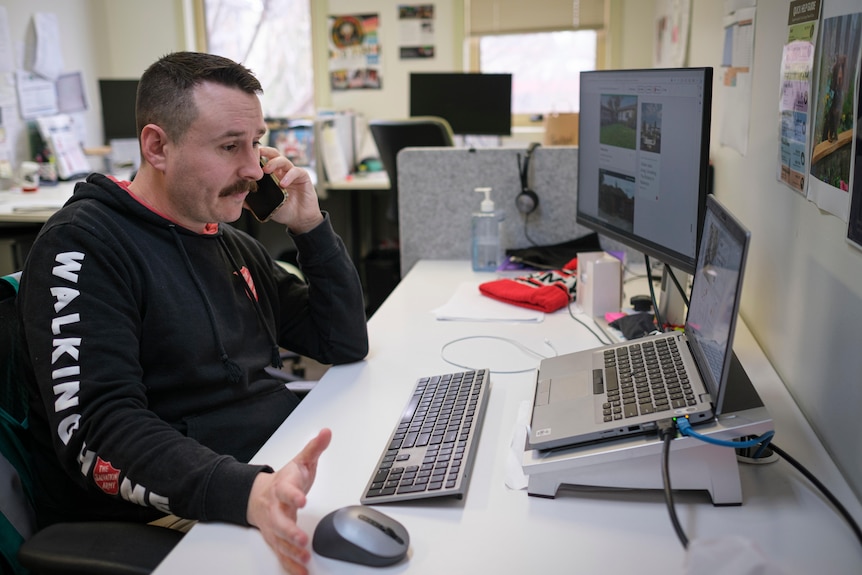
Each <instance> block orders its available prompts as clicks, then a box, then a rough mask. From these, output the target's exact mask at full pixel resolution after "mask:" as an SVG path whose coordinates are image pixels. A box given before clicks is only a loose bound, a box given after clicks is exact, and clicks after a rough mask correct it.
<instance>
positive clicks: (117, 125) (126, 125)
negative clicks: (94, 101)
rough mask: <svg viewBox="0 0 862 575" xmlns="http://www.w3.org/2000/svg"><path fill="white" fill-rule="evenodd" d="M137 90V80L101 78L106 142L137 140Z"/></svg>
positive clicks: (100, 93)
mask: <svg viewBox="0 0 862 575" xmlns="http://www.w3.org/2000/svg"><path fill="white" fill-rule="evenodd" d="M137 92H138V81H137V80H99V96H100V98H101V102H102V127H103V129H104V132H105V143H106V144H109V143H110V142H111V140H125V139H135V140H137V138H138V130H137V128H136V127H135V98H136V97H137Z"/></svg>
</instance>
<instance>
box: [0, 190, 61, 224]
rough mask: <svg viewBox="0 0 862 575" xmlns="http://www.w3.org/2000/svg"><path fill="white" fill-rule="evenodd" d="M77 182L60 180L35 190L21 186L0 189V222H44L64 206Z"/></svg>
mask: <svg viewBox="0 0 862 575" xmlns="http://www.w3.org/2000/svg"><path fill="white" fill-rule="evenodd" d="M76 183H77V182H74V181H70V182H60V183H58V184H57V185H55V186H40V187H39V189H38V190H36V191H35V192H22V191H21V189H20V188H12V189H10V190H4V191H0V222H2V223H7V224H34V223H35V224H43V223H45V222H46V221H47V220H48V218H49V217H51V215H53V213H54V212H56V211H57V210H59V209H60V208H61V207H63V204H65V203H66V200H68V199H69V198H70V197H72V192H74V191H75V184H76Z"/></svg>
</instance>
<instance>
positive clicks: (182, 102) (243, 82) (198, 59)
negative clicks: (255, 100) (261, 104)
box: [135, 52, 263, 141]
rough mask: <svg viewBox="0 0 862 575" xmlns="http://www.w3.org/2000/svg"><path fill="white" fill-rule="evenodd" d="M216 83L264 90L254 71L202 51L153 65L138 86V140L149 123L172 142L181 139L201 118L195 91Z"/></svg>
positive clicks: (176, 55)
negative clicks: (206, 84)
mask: <svg viewBox="0 0 862 575" xmlns="http://www.w3.org/2000/svg"><path fill="white" fill-rule="evenodd" d="M203 82H214V83H216V84H221V85H223V86H227V87H229V88H237V89H239V90H242V91H243V92H246V93H248V94H261V93H263V89H262V88H261V86H260V82H259V81H258V80H257V78H255V77H254V74H252V72H251V70H249V69H248V68H246V67H245V66H243V65H242V64H238V63H236V62H234V61H233V60H230V59H228V58H224V57H222V56H216V55H215V54H205V53H202V52H174V53H172V54H168V55H167V56H163V57H162V58H160V59H159V60H158V61H156V62H155V63H153V64H152V65H151V66H150V67H149V68H147V70H146V71H145V72H144V74H143V75H142V76H141V80H140V82H139V83H138V95H137V102H136V104H135V122H136V124H137V131H138V138H139V139H140V136H141V130H143V128H144V126H146V125H147V124H155V125H157V126H159V127H160V128H162V129H163V130H164V131H165V133H166V134H167V135H168V138H170V139H171V140H172V141H178V140H180V139H181V138H182V137H183V136H184V135H185V133H186V131H187V130H188V129H189V126H191V124H192V122H194V120H195V118H197V114H198V110H197V107H196V106H195V100H194V88H195V87H196V86H199V85H200V84H201V83H203Z"/></svg>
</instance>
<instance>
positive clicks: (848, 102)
mask: <svg viewBox="0 0 862 575" xmlns="http://www.w3.org/2000/svg"><path fill="white" fill-rule="evenodd" d="M858 8H859V7H858V3H857V2H855V1H854V0H838V1H836V2H828V3H824V5H823V21H822V22H821V25H820V33H819V36H820V38H819V49H818V55H817V57H816V59H817V68H816V69H817V70H818V73H817V78H816V79H815V82H816V90H817V92H816V94H817V95H816V100H815V101H814V108H813V110H812V114H813V115H814V122H813V125H812V134H811V146H812V147H811V168H810V173H809V184H808V199H809V200H810V201H812V202H814V203H816V204H817V207H819V208H820V209H821V210H824V211H827V212H829V213H831V214H834V215H836V216H838V217H839V218H841V219H842V220H844V221H845V222H846V221H847V220H848V215H849V211H850V168H851V163H852V155H851V152H852V142H853V125H854V123H855V122H854V102H855V99H856V97H855V89H856V76H857V74H858V67H859V49H860V43H862V42H861V41H860V35H862V13H860V12H851V10H858Z"/></svg>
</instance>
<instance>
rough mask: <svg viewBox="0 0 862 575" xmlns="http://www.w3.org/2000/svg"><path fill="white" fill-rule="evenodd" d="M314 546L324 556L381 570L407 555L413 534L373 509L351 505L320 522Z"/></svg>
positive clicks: (312, 544)
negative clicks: (380, 568)
mask: <svg viewBox="0 0 862 575" xmlns="http://www.w3.org/2000/svg"><path fill="white" fill-rule="evenodd" d="M311 546H312V548H313V549H314V550H315V551H316V552H317V553H319V554H320V555H323V556H324V557H329V558H331V559H339V560H341V561H349V562H350V563H360V564H362V565H371V566H373V567H382V566H384V565H392V564H394V563H397V562H399V561H401V560H402V559H403V558H404V557H405V556H406V555H407V550H408V548H409V547H410V535H409V534H408V533H407V529H405V528H404V526H403V525H401V523H399V522H398V521H396V520H395V519H392V518H391V517H389V516H388V515H386V514H384V513H382V512H380V511H378V510H376V509H374V508H373V507H367V506H364V505H351V506H348V507H342V508H341V509H336V510H335V511H333V512H331V513H329V514H328V515H326V516H325V517H323V519H321V520H320V523H318V524H317V527H315V528H314V536H313V538H312V540H311Z"/></svg>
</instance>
